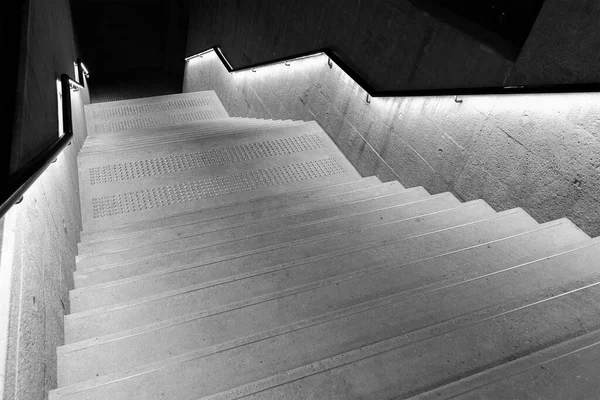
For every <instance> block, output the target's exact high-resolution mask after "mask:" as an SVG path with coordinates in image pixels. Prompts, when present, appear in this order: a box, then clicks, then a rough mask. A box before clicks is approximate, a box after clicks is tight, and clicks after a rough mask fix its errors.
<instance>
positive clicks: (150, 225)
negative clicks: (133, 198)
mask: <svg viewBox="0 0 600 400" xmlns="http://www.w3.org/2000/svg"><path fill="white" fill-rule="evenodd" d="M380 184H381V182H380V181H379V179H377V178H375V177H368V178H361V179H359V180H354V181H350V182H341V183H336V184H332V185H325V186H317V187H312V188H308V189H305V190H296V191H290V192H288V193H281V194H278V195H273V196H264V197H259V198H256V199H252V200H248V201H241V202H237V203H234V204H231V205H227V206H216V207H213V208H206V209H204V210H200V211H198V212H190V213H187V214H181V215H175V216H172V217H167V218H159V219H155V220H151V221H144V222H140V223H136V224H130V225H127V226H124V227H118V228H112V229H105V230H100V231H83V232H82V234H81V235H82V240H83V241H84V242H85V243H90V244H91V243H92V242H100V241H107V240H118V239H121V238H124V237H129V236H135V235H136V234H138V233H139V232H141V231H149V230H156V231H158V230H162V229H167V228H171V227H176V226H181V225H185V224H188V223H198V222H201V221H207V220H211V219H216V218H221V217H226V216H233V215H237V214H247V213H250V212H252V211H255V210H256V211H257V212H258V211H262V213H263V214H262V215H264V216H265V217H266V216H268V215H272V214H275V213H277V212H279V210H280V209H281V208H284V207H287V206H290V205H293V204H299V203H302V202H308V201H312V200H315V199H319V198H323V197H327V196H334V195H337V194H342V193H348V192H352V191H355V190H362V189H367V188H370V187H374V186H377V185H380Z"/></svg>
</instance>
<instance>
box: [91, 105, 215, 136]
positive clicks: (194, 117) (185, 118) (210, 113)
mask: <svg viewBox="0 0 600 400" xmlns="http://www.w3.org/2000/svg"><path fill="white" fill-rule="evenodd" d="M212 118H220V115H219V112H218V111H217V110H204V111H194V112H189V113H179V114H171V115H161V116H154V117H146V118H136V119H128V120H124V121H113V122H106V123H99V124H96V125H95V126H94V128H95V132H96V133H107V132H121V131H126V130H131V129H144V128H156V127H160V126H167V125H174V124H185V123H190V122H195V121H201V120H204V119H212Z"/></svg>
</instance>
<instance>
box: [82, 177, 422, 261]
mask: <svg viewBox="0 0 600 400" xmlns="http://www.w3.org/2000/svg"><path fill="white" fill-rule="evenodd" d="M405 191H407V193H414V195H418V194H421V195H422V196H429V194H428V193H427V192H426V191H425V190H424V189H422V188H413V189H404V188H402V186H400V185H398V184H396V183H395V182H389V183H385V184H381V185H378V186H371V187H369V188H365V189H359V190H355V191H352V192H347V193H343V194H339V195H332V196H327V197H321V198H318V199H315V200H311V201H305V202H302V203H296V204H291V205H289V206H287V207H282V208H279V209H277V211H276V212H274V210H272V209H267V210H255V211H252V212H248V213H245V214H234V215H230V216H222V217H219V218H214V219H209V220H204V221H201V222H197V223H189V224H186V225H177V226H174V227H172V228H164V229H160V230H156V229H151V230H145V231H139V232H137V234H136V235H133V236H131V237H121V238H119V239H116V240H112V241H104V242H96V243H93V244H87V245H82V246H80V248H79V254H80V256H79V258H88V257H97V256H99V255H102V254H110V253H115V252H123V251H127V250H130V249H134V248H139V247H143V246H147V245H149V244H153V243H161V242H171V241H174V240H178V239H183V238H188V237H192V236H197V235H201V234H205V233H208V232H214V231H221V230H225V229H230V228H231V229H233V228H236V227H239V228H241V227H244V226H248V225H253V224H262V225H264V224H268V223H270V224H271V226H275V224H276V223H277V221H283V219H285V218H287V219H291V220H293V221H294V222H296V221H300V220H306V219H307V218H311V216H312V215H314V216H315V217H314V218H315V219H316V218H319V217H323V218H324V217H326V216H327V217H332V216H334V215H335V214H341V213H343V212H344V211H345V210H346V209H348V208H351V207H354V208H359V207H365V206H367V204H368V203H373V204H379V203H381V202H390V201H393V200H394V199H396V198H402V197H406V195H407V193H404V192H405ZM325 214H326V215H325ZM282 223H283V222H282ZM260 226H261V225H257V228H258V227H260Z"/></svg>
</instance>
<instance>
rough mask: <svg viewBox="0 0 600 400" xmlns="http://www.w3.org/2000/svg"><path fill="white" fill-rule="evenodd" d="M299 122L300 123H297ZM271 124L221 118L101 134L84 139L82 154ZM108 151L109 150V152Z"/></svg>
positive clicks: (262, 121)
mask: <svg viewBox="0 0 600 400" xmlns="http://www.w3.org/2000/svg"><path fill="white" fill-rule="evenodd" d="M299 122H301V121H299ZM271 124H276V125H280V122H275V121H270V120H249V119H246V118H240V119H236V118H223V119H215V120H206V121H199V122H193V123H187V124H179V125H170V126H167V127H160V128H153V129H142V130H139V131H135V132H128V134H127V135H122V134H119V133H115V134H103V135H100V136H95V137H90V138H89V139H86V141H85V143H84V145H83V148H82V150H83V153H85V152H86V151H87V149H88V148H89V150H90V152H94V151H96V152H102V151H106V152H110V151H114V150H113V147H115V146H114V144H115V143H119V142H123V143H126V142H128V141H131V140H134V139H135V140H142V139H143V140H146V141H148V142H154V141H159V140H161V139H162V140H166V141H177V140H179V139H183V138H185V137H186V136H190V135H198V134H201V135H204V136H211V135H217V134H221V133H222V134H227V132H232V131H237V130H240V129H249V130H255V129H265V128H267V129H268V127H269V125H271ZM102 144H103V145H105V146H106V147H105V148H97V147H99V146H100V145H102ZM109 149H110V150H109Z"/></svg>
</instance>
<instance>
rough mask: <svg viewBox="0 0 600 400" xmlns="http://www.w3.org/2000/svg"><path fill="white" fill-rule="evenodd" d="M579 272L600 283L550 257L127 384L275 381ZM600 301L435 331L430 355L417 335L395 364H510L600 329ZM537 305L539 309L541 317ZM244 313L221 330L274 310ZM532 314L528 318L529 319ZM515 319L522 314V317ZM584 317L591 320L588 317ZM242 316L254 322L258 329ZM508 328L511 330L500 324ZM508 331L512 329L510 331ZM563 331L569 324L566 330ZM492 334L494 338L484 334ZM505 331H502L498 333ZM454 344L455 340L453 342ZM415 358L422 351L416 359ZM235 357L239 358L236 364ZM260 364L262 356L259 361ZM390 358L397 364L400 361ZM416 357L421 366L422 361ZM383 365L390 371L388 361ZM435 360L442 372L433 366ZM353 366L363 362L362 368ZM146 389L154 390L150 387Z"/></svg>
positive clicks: (435, 373)
mask: <svg viewBox="0 0 600 400" xmlns="http://www.w3.org/2000/svg"><path fill="white" fill-rule="evenodd" d="M578 254H579V255H581V254H585V256H583V258H582V259H581V260H580V261H583V262H582V263H581V264H580V265H586V266H587V265H589V264H590V263H591V262H592V260H596V259H597V255H598V253H597V252H592V251H589V252H585V251H581V252H579V253H578ZM592 257H593V258H592ZM553 261H555V260H553ZM542 264H543V265H542ZM575 274H577V275H578V276H580V278H583V279H585V277H586V275H587V274H589V275H587V276H588V278H589V279H590V282H596V281H597V279H599V278H600V277H599V276H598V271H597V270H595V268H594V270H592V271H590V270H589V269H586V268H585V267H583V268H576V269H575V270H570V269H569V268H565V263H564V260H563V262H558V263H552V262H551V261H548V262H545V263H536V264H530V265H528V266H523V267H520V268H518V269H515V270H512V271H511V272H507V273H503V274H496V275H494V276H492V277H490V278H489V279H479V280H476V281H473V282H469V283H465V284H463V285H461V286H460V287H452V288H449V289H446V290H444V291H440V292H434V293H429V294H428V295H427V296H426V297H423V298H418V297H416V298H409V299H407V300H406V301H404V302H402V303H395V304H393V305H392V306H387V307H379V308H377V309H376V310H372V311H370V312H364V313H358V314H354V315H350V316H348V317H346V318H340V319H335V320H330V321H328V322H326V323H323V324H319V325H315V326H311V327H307V328H304V329H300V330H296V331H293V332H290V333H287V334H284V335H280V336H276V337H272V338H269V339H267V340H262V341H259V342H255V343H252V344H249V345H246V346H242V347H236V348H234V349H231V350H228V351H223V352H219V353H215V354H212V355H209V356H206V357H203V358H198V359H195V360H192V361H189V362H186V363H182V364H179V365H178V366H175V365H174V366H173V369H165V370H164V372H163V371H161V370H159V371H156V372H154V373H149V374H146V375H142V376H141V377H140V378H131V379H129V380H128V382H126V383H125V385H127V386H129V385H132V384H134V383H135V384H136V386H137V387H138V388H140V387H143V388H144V389H142V391H141V393H139V392H138V393H136V394H138V395H139V394H143V395H147V396H150V397H148V398H152V394H151V393H152V391H153V390H156V389H155V388H159V387H164V386H162V385H164V384H167V383H166V381H165V379H167V380H168V385H169V387H172V388H177V391H178V392H177V393H176V395H177V396H178V397H186V398H187V397H193V396H198V397H199V396H202V395H208V394H212V393H215V392H218V391H222V390H224V389H228V388H233V387H236V386H239V385H243V384H247V383H250V382H254V381H256V380H259V379H263V378H267V377H269V376H270V375H273V374H277V373H279V372H282V371H286V370H289V369H292V368H295V367H301V366H303V365H306V364H308V363H312V362H316V361H318V360H322V359H323V358H326V357H333V356H335V355H337V354H341V353H344V352H348V351H352V350H354V349H357V348H364V347H365V346H369V345H375V344H376V343H377V342H380V341H382V340H390V339H393V338H395V337H397V336H398V333H399V332H414V331H415V330H419V329H423V328H425V327H427V326H430V325H431V324H432V323H436V322H442V321H447V320H448V318H458V317H460V316H465V317H466V318H467V319H468V320H470V321H472V322H475V321H477V320H481V318H484V317H493V316H494V315H497V314H498V313H502V312H505V311H508V310H511V309H515V308H518V307H519V306H520V305H522V304H527V303H528V302H529V301H531V300H534V301H535V300H544V299H546V298H547V295H548V292H547V291H548V290H551V291H554V290H556V289H557V288H561V289H566V290H570V289H575V288H577V287H579V284H580V283H581V281H579V279H577V278H575V281H576V282H573V281H572V279H573V277H574V276H575ZM579 274H581V275H579ZM548 275H550V276H551V277H552V278H553V279H549V280H548V281H545V282H544V283H543V284H542V283H540V282H539V277H540V276H545V277H548ZM363 283H364V282H363ZM369 283H372V284H373V286H374V287H379V285H382V284H385V282H369ZM376 284H377V285H376ZM532 285H535V290H533V289H532ZM340 286H341V285H340ZM345 289H346V288H341V287H339V291H338V287H336V288H335V291H336V293H328V294H327V295H328V297H330V298H333V297H336V298H339V297H340V296H344V294H345V293H346V291H345ZM559 293H562V290H559ZM503 303H507V304H503ZM599 306H600V287H595V288H593V289H588V290H585V291H583V292H582V293H577V294H574V295H567V296H564V297H562V298H560V299H558V300H554V301H546V302H543V303H541V304H540V305H538V306H533V307H529V308H526V309H525V310H524V311H523V310H522V311H520V312H519V311H517V312H514V313H512V314H508V315H504V316H502V317H498V318H493V319H492V320H490V321H485V322H482V323H480V324H477V325H474V326H473V328H471V329H468V328H467V329H465V330H464V331H463V332H461V333H462V335H461V336H460V337H457V336H456V334H454V335H453V334H452V333H449V334H446V335H445V336H438V337H434V338H432V339H431V340H429V341H428V342H429V343H428V345H429V346H428V347H427V348H426V349H427V350H426V351H415V348H422V346H423V344H422V342H421V341H420V337H419V336H418V334H416V335H412V336H413V337H412V338H411V339H412V340H408V341H406V342H405V346H406V344H409V343H413V344H412V345H409V346H407V347H408V348H406V347H405V348H400V349H399V350H398V351H399V352H401V353H402V354H403V355H404V357H397V358H395V360H396V363H395V364H394V363H392V362H390V364H392V365H397V364H398V362H399V361H400V360H402V363H403V364H404V365H403V366H404V369H406V366H407V364H408V365H410V366H411V367H412V368H415V369H419V368H420V372H421V373H422V374H423V373H425V374H424V375H422V376H421V382H423V383H425V382H440V381H444V380H445V379H446V378H447V374H448V373H451V374H453V375H454V376H455V377H456V376H457V375H459V374H460V372H461V369H462V368H461V366H460V365H461V364H460V360H461V359H462V360H469V361H470V363H469V364H470V365H469V366H468V367H465V368H472V367H473V364H476V365H477V364H479V365H481V366H483V365H486V366H489V364H494V363H497V362H500V361H502V360H506V359H507V358H508V357H510V356H511V355H512V354H515V353H517V354H519V353H523V352H530V351H532V350H533V349H535V348H537V347H538V346H539V345H540V344H542V345H544V344H545V345H546V346H547V345H548V344H552V343H553V342H555V341H556V340H564V339H565V336H566V337H570V336H572V335H574V334H576V332H578V331H580V330H581V329H582V328H583V329H586V330H589V329H598V328H600V323H599V322H598V321H597V320H596V319H595V318H593V316H595V315H597V310H598V307H599ZM488 307H492V308H491V309H490V308H488ZM532 310H535V311H537V314H534V313H532V312H531V311H532ZM572 310H577V313H573V312H572ZM244 311H245V312H244V315H245V316H246V317H245V318H244V315H239V316H237V319H236V320H229V324H226V325H225V326H223V325H220V327H221V328H223V327H224V328H229V329H221V330H220V332H226V333H229V332H231V330H230V329H233V330H235V329H240V327H243V328H242V329H247V327H248V326H256V325H255V324H260V323H264V321H257V320H256V318H257V317H259V315H265V314H262V312H261V313H260V314H254V313H252V312H251V311H250V312H249V310H244ZM417 311H418V312H417ZM288 312H289V310H287V309H286V313H285V314H286V315H287V313H288ZM477 312H479V314H477V315H476V316H475V315H473V314H472V313H477ZM574 314H575V315H574ZM270 315H271V316H275V315H277V312H274V310H273V312H271V314H270ZM524 315H526V316H527V317H528V318H523V317H524ZM515 316H516V318H514V317H515ZM582 316H586V317H587V318H584V320H583V321H582V320H581V317H582ZM298 317H299V316H298V315H296V316H294V319H292V320H291V321H298V320H299V319H300V318H298ZM511 317H512V318H511ZM241 321H244V322H247V323H248V324H249V325H247V324H245V323H242V322H241ZM523 321H527V324H523V323H522V322H523ZM205 323H206V321H205ZM206 325H210V324H209V323H207V324H206ZM213 326H214V325H213ZM499 326H503V329H502V330H500V329H498V328H499ZM508 327H511V328H512V329H507V328H508ZM263 329H264V328H263ZM563 329H566V333H565V330H563ZM513 331H516V332H513ZM484 332H485V334H483V333H484ZM500 332H501V333H500ZM499 333H500V334H501V335H502V336H498V335H499ZM515 333H518V335H516V334H515ZM197 334H198V335H203V332H197ZM409 336H410V335H409ZM513 340H514V341H513ZM482 341H485V342H487V343H488V344H487V345H484V346H481V345H479V346H476V347H475V348H474V346H473V343H478V344H480V343H481V342H482ZM450 343H451V344H453V345H452V346H449V344H450ZM423 349H425V348H423ZM431 349H436V351H435V352H434V351H431ZM410 354H413V356H412V357H411V356H410ZM440 354H443V355H444V358H442V359H440V358H439V355H440ZM476 354H477V355H478V356H477V357H475V360H478V361H474V359H473V358H471V357H473V356H475V355H476ZM386 355H387V354H386V353H383V354H381V355H380V356H379V357H378V358H386V359H387V357H386ZM421 357H423V358H425V359H426V362H423V360H422V359H420V358H421ZM446 357H448V358H450V359H453V361H458V363H457V362H452V363H449V364H448V365H447V366H446V367H445V368H444V367H442V366H444V365H446V364H444V363H445V362H446V361H447V360H448V358H446ZM457 358H458V360H457ZM232 360H235V362H231V361H232ZM257 360H260V361H261V362H260V363H257ZM387 360H388V361H391V359H387ZM416 360H419V362H418V363H415V365H413V363H414V362H415V361H416ZM379 361H381V359H380V360H379ZM382 365H385V366H386V368H387V365H386V363H383V364H382ZM432 365H435V366H437V367H438V368H435V369H432V368H431V366H432ZM354 367H355V368H356V365H354ZM412 368H411V371H410V372H406V371H404V372H403V375H401V376H407V375H408V376H412V375H413V373H414V371H412ZM424 368H427V369H426V370H425V369H424ZM465 372H466V371H465ZM193 376H203V377H205V378H206V380H205V381H204V382H205V384H204V385H201V386H198V385H194V384H191V383H190V382H191V381H192V378H193ZM415 376H419V375H415ZM140 381H142V382H144V383H146V384H147V385H148V387H146V386H145V385H143V384H142V385H139V384H140V383H141V382H140ZM402 381H403V382H405V381H404V380H402ZM396 382H397V381H396ZM192 383H195V382H192ZM138 385H139V386H138ZM111 386H113V385H111ZM113 387H115V388H117V387H119V384H118V383H116V384H114V386H113ZM419 389H421V388H420V387H419V385H418V384H417V385H415V384H412V385H408V386H406V387H405V390H406V391H407V392H408V391H411V390H419ZM147 390H148V391H149V392H146V391H147ZM150 390H152V391H150ZM421 390H422V389H421ZM407 392H404V393H403V394H406V393H407ZM171 395H172V397H171V398H177V396H175V393H171Z"/></svg>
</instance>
